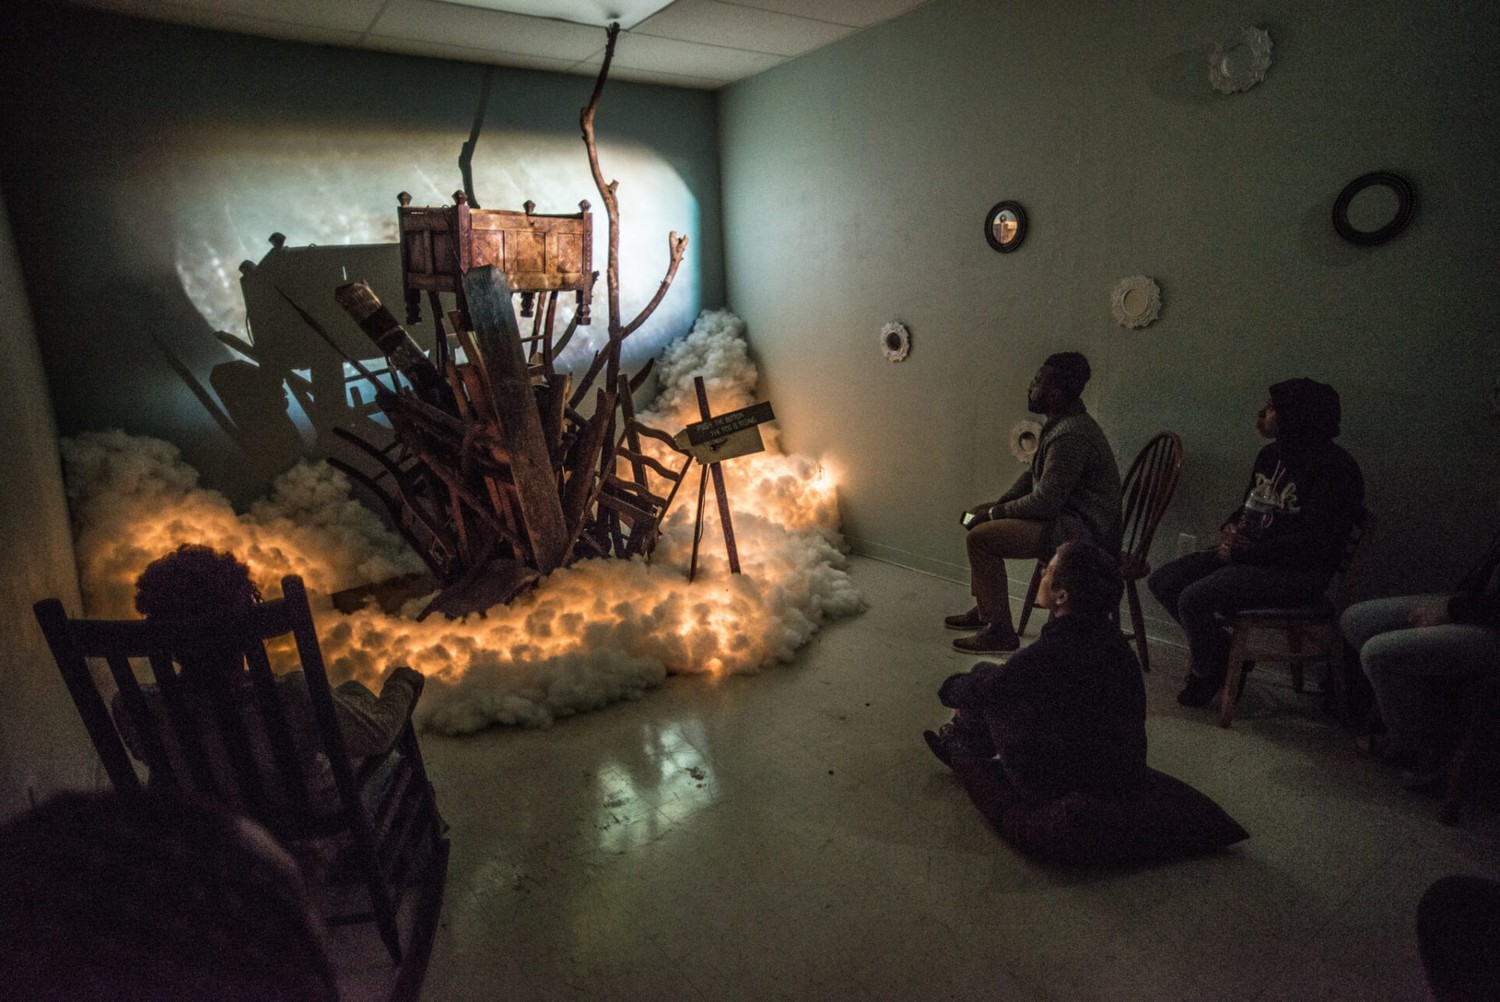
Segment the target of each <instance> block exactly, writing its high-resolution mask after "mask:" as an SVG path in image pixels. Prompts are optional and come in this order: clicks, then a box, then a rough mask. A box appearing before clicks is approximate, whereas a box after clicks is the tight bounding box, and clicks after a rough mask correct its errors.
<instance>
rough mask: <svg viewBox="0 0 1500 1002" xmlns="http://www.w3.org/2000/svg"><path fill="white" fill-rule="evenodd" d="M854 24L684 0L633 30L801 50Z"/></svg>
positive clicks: (758, 48) (714, 0) (786, 52)
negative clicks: (847, 24)
mask: <svg viewBox="0 0 1500 1002" xmlns="http://www.w3.org/2000/svg"><path fill="white" fill-rule="evenodd" d="M854 30H855V29H854V28H851V27H848V26H846V25H839V24H831V23H829V22H827V21H813V20H809V19H808V18H805V17H793V16H791V15H789V14H778V13H774V12H769V11H763V10H753V9H751V8H749V7H742V6H740V5H738V4H734V3H720V2H718V0H678V2H677V3H675V4H673V5H672V6H671V7H668V8H667V9H666V10H664V11H662V12H661V13H660V14H657V15H655V16H654V17H648V18H647V19H646V20H644V21H642V22H641V23H640V24H638V25H637V26H636V27H635V28H634V29H632V31H631V34H632V35H652V36H655V37H658V38H675V39H678V40H680V41H684V42H703V43H706V44H709V45H724V46H728V47H729V48H733V49H748V50H750V51H752V52H771V53H775V54H776V55H779V56H798V55H801V54H802V53H804V52H810V51H811V50H813V49H816V48H820V47H821V46H824V45H827V44H829V43H830V42H835V41H838V40H839V39H840V38H843V37H844V36H845V35H847V34H849V33H851V32H852V31H854Z"/></svg>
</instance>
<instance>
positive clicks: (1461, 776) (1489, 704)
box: [1438, 679, 1500, 825]
mask: <svg viewBox="0 0 1500 1002" xmlns="http://www.w3.org/2000/svg"><path fill="white" fill-rule="evenodd" d="M1497 691H1500V683H1497V682H1495V681H1494V680H1492V679H1491V680H1484V681H1480V682H1478V683H1476V686H1475V688H1473V689H1471V690H1470V693H1469V696H1470V700H1471V706H1470V708H1469V719H1468V723H1467V725H1466V726H1465V728H1464V734H1463V738H1462V739H1461V740H1460V741H1459V743H1458V748H1457V749H1455V750H1454V752H1453V759H1452V760H1451V761H1450V762H1449V763H1448V782H1447V785H1446V787H1445V789H1444V791H1443V804H1442V806H1441V807H1440V808H1438V820H1440V821H1442V823H1443V824H1445V825H1454V824H1458V820H1459V817H1460V816H1461V815H1462V813H1463V806H1464V800H1465V799H1467V797H1468V793H1469V787H1470V786H1472V785H1473V776H1472V775H1471V772H1472V770H1471V769H1470V768H1469V762H1470V761H1471V760H1472V759H1473V757H1474V754H1475V752H1476V751H1477V750H1478V748H1479V743H1480V741H1481V740H1482V739H1483V735H1484V734H1485V733H1486V732H1487V731H1489V730H1491V729H1492V727H1493V725H1494V717H1495V712H1496V711H1495V706H1494V702H1495V696H1496V693H1497Z"/></svg>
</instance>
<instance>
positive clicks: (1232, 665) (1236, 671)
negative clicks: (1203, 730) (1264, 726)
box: [1219, 626, 1250, 727]
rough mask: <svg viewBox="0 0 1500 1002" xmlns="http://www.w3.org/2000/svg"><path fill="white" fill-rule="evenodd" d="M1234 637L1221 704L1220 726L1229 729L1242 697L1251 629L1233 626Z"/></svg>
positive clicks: (1230, 646) (1231, 642) (1230, 645)
mask: <svg viewBox="0 0 1500 1002" xmlns="http://www.w3.org/2000/svg"><path fill="white" fill-rule="evenodd" d="M1230 630H1231V631H1232V632H1233V634H1234V636H1233V638H1232V639H1231V640H1230V641H1229V670H1228V671H1227V672H1226V673H1225V675H1224V693H1223V697H1222V699H1221V700H1220V702H1219V726H1220V727H1228V726H1229V725H1230V723H1232V722H1233V720H1234V704H1235V702H1236V701H1237V700H1238V699H1239V696H1240V684H1241V683H1240V680H1241V679H1242V678H1243V677H1244V674H1245V644H1246V634H1248V633H1249V632H1250V629H1249V627H1244V626H1240V627H1236V626H1231V627H1230Z"/></svg>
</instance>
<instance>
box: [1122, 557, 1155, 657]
mask: <svg viewBox="0 0 1500 1002" xmlns="http://www.w3.org/2000/svg"><path fill="white" fill-rule="evenodd" d="M1125 598H1126V600H1127V601H1128V602H1129V604H1130V629H1131V630H1132V631H1134V632H1133V633H1132V634H1131V636H1132V637H1133V638H1134V639H1135V649H1136V651H1137V652H1138V653H1139V654H1140V656H1141V671H1150V670H1151V655H1150V654H1149V653H1148V652H1147V650H1146V617H1145V616H1143V615H1142V614H1141V593H1140V592H1139V591H1137V590H1136V587H1135V580H1134V579H1131V580H1129V581H1126V582H1125Z"/></svg>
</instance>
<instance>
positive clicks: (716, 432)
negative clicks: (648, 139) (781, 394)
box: [687, 400, 776, 445]
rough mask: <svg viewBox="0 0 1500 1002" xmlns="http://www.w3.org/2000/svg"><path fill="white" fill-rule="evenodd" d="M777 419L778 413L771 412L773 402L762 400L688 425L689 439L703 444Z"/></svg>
mask: <svg viewBox="0 0 1500 1002" xmlns="http://www.w3.org/2000/svg"><path fill="white" fill-rule="evenodd" d="M774 420H776V415H775V414H773V413H771V402H770V401H769V400H765V401H762V402H761V403H758V404H751V405H750V406H749V407H742V408H740V409H739V410H737V411H730V412H729V413H728V414H718V415H716V416H714V417H711V418H708V419H707V420H705V421H697V422H694V423H693V424H690V425H688V426H687V435H688V441H689V442H691V443H693V444H694V445H702V444H704V443H705V442H712V441H714V440H716V439H720V438H728V437H729V436H730V435H732V434H734V433H735V432H737V431H744V430H745V429H746V428H753V427H755V426H756V425H758V424H765V423H766V422H767V421H774Z"/></svg>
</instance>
